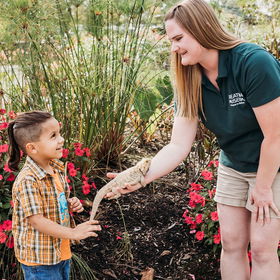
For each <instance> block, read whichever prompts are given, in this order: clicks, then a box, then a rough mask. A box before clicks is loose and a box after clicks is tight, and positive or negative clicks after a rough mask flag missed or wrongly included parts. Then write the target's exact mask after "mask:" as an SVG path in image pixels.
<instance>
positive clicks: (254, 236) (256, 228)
mask: <svg viewBox="0 0 280 280" xmlns="http://www.w3.org/2000/svg"><path fill="white" fill-rule="evenodd" d="M279 239H280V219H279V218H272V219H271V222H270V223H269V224H265V225H264V226H263V225H261V224H257V223H256V221H255V219H253V218H252V221H251V252H252V276H251V279H252V280H263V279H269V280H279V279H280V267H279V258H278V254H277V249H278V243H279Z"/></svg>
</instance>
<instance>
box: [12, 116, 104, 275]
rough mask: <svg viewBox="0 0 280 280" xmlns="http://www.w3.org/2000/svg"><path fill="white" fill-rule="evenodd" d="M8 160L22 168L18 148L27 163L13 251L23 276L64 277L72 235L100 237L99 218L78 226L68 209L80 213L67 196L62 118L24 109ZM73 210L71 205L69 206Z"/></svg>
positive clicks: (18, 189)
mask: <svg viewBox="0 0 280 280" xmlns="http://www.w3.org/2000/svg"><path fill="white" fill-rule="evenodd" d="M8 135H9V141H10V151H9V154H10V158H9V161H8V165H9V167H10V168H11V169H12V170H18V164H19V162H20V158H21V155H20V150H22V151H23V152H24V153H25V154H26V155H27V158H26V162H25V165H24V167H23V168H22V170H21V171H20V173H19V174H18V176H17V178H16V181H15V183H14V185H13V195H12V196H13V202H14V209H13V235H14V241H15V246H14V248H15V255H16V258H17V259H18V261H19V262H20V263H21V265H22V269H23V272H24V277H25V279H28V280H31V279H36V280H45V279H48V280H51V279H55V280H66V279H69V275H70V259H71V249H70V239H72V240H80V239H84V238H87V237H89V236H94V237H96V236H97V234H96V233H95V231H100V230H101V227H100V226H99V225H98V221H88V222H85V223H82V224H79V225H78V226H77V227H75V225H74V220H73V218H72V217H71V216H70V215H69V210H70V211H76V212H82V211H83V206H82V204H81V202H80V201H79V199H78V198H76V197H73V198H69V194H70V191H69V188H68V185H67V183H66V180H65V174H64V167H63V164H62V162H61V161H59V160H58V159H59V158H61V156H62V149H63V143H64V139H63V138H62V137H61V135H60V126H59V123H58V121H57V120H56V119H55V118H53V117H52V115H51V114H49V113H47V112H39V111H35V112H28V113H23V114H20V115H19V116H18V117H17V118H16V119H15V120H14V121H13V122H11V123H10V124H9V127H8ZM68 209H69V210H68Z"/></svg>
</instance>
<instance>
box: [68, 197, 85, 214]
mask: <svg viewBox="0 0 280 280" xmlns="http://www.w3.org/2000/svg"><path fill="white" fill-rule="evenodd" d="M68 203H69V207H70V211H71V212H77V213H81V212H83V211H84V207H83V205H82V203H81V201H80V200H79V199H78V198H77V197H75V196H74V197H71V198H69V199H68Z"/></svg>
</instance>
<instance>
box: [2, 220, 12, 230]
mask: <svg viewBox="0 0 280 280" xmlns="http://www.w3.org/2000/svg"><path fill="white" fill-rule="evenodd" d="M2 229H3V230H6V231H9V230H12V221H11V220H6V221H4V222H3V225H2Z"/></svg>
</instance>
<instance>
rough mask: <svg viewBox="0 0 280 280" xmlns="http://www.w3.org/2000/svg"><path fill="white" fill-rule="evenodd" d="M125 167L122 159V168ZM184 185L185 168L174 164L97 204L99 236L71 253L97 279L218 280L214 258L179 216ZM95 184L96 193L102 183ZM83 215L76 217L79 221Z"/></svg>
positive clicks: (183, 207) (152, 148) (183, 203)
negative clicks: (150, 179)
mask: <svg viewBox="0 0 280 280" xmlns="http://www.w3.org/2000/svg"><path fill="white" fill-rule="evenodd" d="M156 150H157V148H156V147H155V146H153V145H151V146H150V147H149V146H146V149H145V151H143V150H142V151H137V150H135V153H138V152H141V155H142V154H143V155H144V154H145V152H146V153H147V151H149V152H150V153H151V154H153V155H154V154H155V152H156ZM134 156H135V155H132V157H134ZM138 158H139V155H138ZM126 165H127V166H126ZM131 165H132V163H131V161H130V160H127V162H125V163H124V168H126V167H129V166H131ZM185 181H186V179H185V169H184V167H183V166H179V167H178V168H177V169H176V170H175V171H174V172H172V173H171V174H169V175H168V176H165V177H164V178H161V179H159V180H156V181H155V182H153V183H152V184H150V185H148V186H147V187H146V188H144V189H141V190H139V191H137V192H134V193H132V194H130V195H126V196H122V197H121V198H120V199H119V201H116V200H113V201H108V200H103V201H102V202H101V205H100V207H99V210H98V214H97V219H98V220H99V221H100V223H101V225H102V228H103V230H102V232H100V233H99V237H98V238H97V239H96V238H88V239H86V240H83V241H82V242H81V244H80V245H75V246H74V248H73V249H74V252H75V253H77V254H78V255H80V256H82V258H83V259H85V260H86V262H87V264H88V265H89V266H90V267H91V268H92V269H93V271H94V274H95V276H96V278H97V279H108V280H109V279H118V280H121V279H127V280H133V279H141V277H143V272H144V271H145V270H147V269H149V268H151V269H153V270H154V278H153V279H172V280H175V279H180V280H189V279H190V280H193V279H196V280H203V279H207V280H211V279H213V280H214V279H215V280H218V279H220V275H219V254H216V255H215V254H214V253H213V252H212V247H209V246H206V245H204V244H203V241H196V240H195V238H194V236H193V235H192V234H190V229H189V227H188V225H187V224H186V223H184V219H183V218H182V214H183V213H184V211H185V210H186V206H187V204H188V197H187V195H186V189H187V186H186V182H185ZM95 183H96V185H97V188H98V189H99V188H101V186H102V185H104V183H101V182H98V181H96V182H95ZM88 210H90V208H89V209H88ZM88 217H89V215H88V214H84V215H82V216H81V215H79V216H78V217H77V219H78V222H82V221H85V220H87V219H88ZM124 222H125V223H124ZM125 232H128V235H129V236H127V235H126V234H125ZM147 279H152V278H147Z"/></svg>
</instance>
